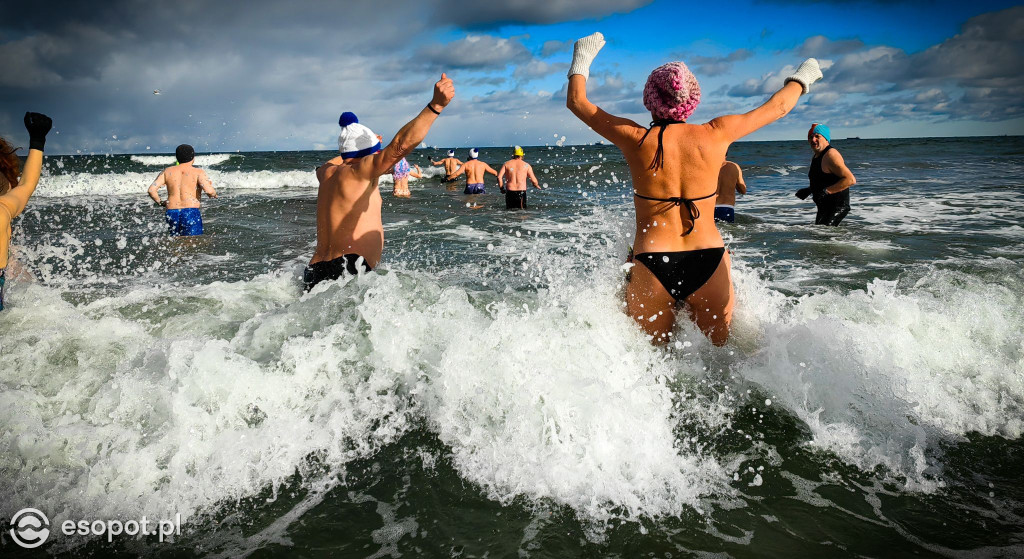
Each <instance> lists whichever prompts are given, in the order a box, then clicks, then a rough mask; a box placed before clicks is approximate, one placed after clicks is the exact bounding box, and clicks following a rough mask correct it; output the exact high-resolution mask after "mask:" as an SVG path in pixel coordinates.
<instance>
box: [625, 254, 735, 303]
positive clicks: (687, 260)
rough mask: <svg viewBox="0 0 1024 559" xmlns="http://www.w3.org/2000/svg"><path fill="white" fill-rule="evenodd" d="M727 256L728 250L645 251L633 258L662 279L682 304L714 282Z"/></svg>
mask: <svg viewBox="0 0 1024 559" xmlns="http://www.w3.org/2000/svg"><path fill="white" fill-rule="evenodd" d="M724 256H725V247H718V248H704V249H700V250H685V251H680V252H644V253H641V254H635V255H633V261H634V262H640V263H641V264H643V265H644V266H646V267H647V269H648V270H650V271H651V273H652V274H654V277H656V278H658V281H660V282H661V285H662V287H664V288H665V291H668V294H669V295H671V296H672V297H673V298H674V299H675V300H676V301H682V300H683V299H686V298H687V297H689V296H690V295H692V294H693V292H694V291H697V290H698V289H700V288H701V286H702V285H704V284H705V283H707V282H708V280H709V279H711V276H713V275H714V274H715V270H717V269H718V264H719V263H720V262H721V261H722V257H724Z"/></svg>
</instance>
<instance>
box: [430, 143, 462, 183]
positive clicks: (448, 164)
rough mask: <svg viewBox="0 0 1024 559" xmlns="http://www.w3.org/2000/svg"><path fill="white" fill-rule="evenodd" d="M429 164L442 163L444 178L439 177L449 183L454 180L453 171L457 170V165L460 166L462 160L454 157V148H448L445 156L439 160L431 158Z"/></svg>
mask: <svg viewBox="0 0 1024 559" xmlns="http://www.w3.org/2000/svg"><path fill="white" fill-rule="evenodd" d="M430 164H431V165H434V166H437V165H444V178H443V179H441V182H443V183H450V182H455V176H454V175H455V171H457V170H458V169H459V167H461V166H462V161H459V160H458V159H457V158H456V157H455V150H453V149H450V150H448V157H445V158H444V159H442V160H440V161H434V160H433V159H431V160H430Z"/></svg>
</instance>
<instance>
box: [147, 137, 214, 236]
mask: <svg viewBox="0 0 1024 559" xmlns="http://www.w3.org/2000/svg"><path fill="white" fill-rule="evenodd" d="M174 158H175V159H177V161H178V164H177V165H175V166H174V167H168V168H166V169H164V170H163V171H161V172H160V175H159V176H157V178H156V180H155V181H153V184H151V185H149V197H150V198H152V199H153V201H154V202H156V204H157V205H158V206H163V207H164V208H166V210H167V211H166V212H165V213H164V217H165V219H166V220H167V228H168V230H169V232H170V234H171V236H182V237H189V236H193V235H202V234H203V216H202V215H201V214H200V213H199V198H200V197H201V196H202V193H203V192H205V193H206V195H207V196H208V197H210V198H216V197H217V191H216V190H214V189H213V183H212V182H211V181H210V177H207V176H206V171H204V170H202V169H199V168H196V167H194V166H193V165H192V163H193V162H194V161H195V158H196V151H195V150H194V149H192V146H190V145H188V144H181V145H180V146H178V149H176V150H174ZM161 186H166V187H167V200H160V194H159V192H158V190H159V189H160V187H161Z"/></svg>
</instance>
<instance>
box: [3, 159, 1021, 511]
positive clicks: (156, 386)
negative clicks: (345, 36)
mask: <svg viewBox="0 0 1024 559" xmlns="http://www.w3.org/2000/svg"><path fill="white" fill-rule="evenodd" d="M224 174H225V175H228V174H229V173H224ZM306 174H307V175H309V176H312V173H306ZM246 175H247V176H251V175H254V173H248V174H246ZM215 180H216V179H215ZM313 180H314V181H315V179H313ZM628 203H629V202H626V203H625V204H628ZM625 207H627V206H625V205H624V206H623V207H621V208H619V207H617V208H608V209H598V210H596V211H594V213H593V214H592V215H584V216H579V217H577V218H574V219H573V220H571V221H569V222H567V223H556V222H553V221H548V220H544V219H538V220H536V221H535V222H531V223H530V224H529V225H530V228H527V227H524V228H522V230H517V231H512V232H506V231H501V230H482V229H476V228H474V227H469V226H453V227H450V228H448V229H447V230H441V231H440V232H439V233H440V234H441V235H443V236H446V237H448V236H450V237H451V238H457V239H460V240H461V241H462V243H463V244H464V245H465V247H464V248H465V250H469V251H472V250H478V251H479V252H480V253H481V254H482V255H487V258H488V259H489V260H490V261H495V260H496V259H498V258H501V257H504V258H508V259H509V260H507V261H502V262H497V263H496V264H495V265H496V266H499V265H500V266H502V268H500V270H502V271H503V274H502V275H501V276H500V277H499V278H497V279H498V280H500V281H501V284H500V285H487V284H486V281H488V280H492V281H493V280H495V279H496V278H495V271H496V270H497V269H491V268H486V267H484V266H480V265H478V264H467V265H465V266H461V267H454V270H447V271H437V272H425V271H416V270H410V269H406V268H405V267H403V265H402V263H401V262H393V263H391V264H390V265H385V266H384V267H383V268H382V273H376V274H369V275H366V276H360V277H357V278H347V279H343V280H339V281H337V282H329V283H325V284H322V285H321V286H318V287H317V288H316V289H314V290H313V291H312V292H311V293H309V294H301V288H300V286H299V280H298V275H299V272H298V268H299V265H298V264H294V263H293V264H290V265H287V266H284V267H283V268H282V269H280V270H277V271H274V272H271V273H268V274H265V275H261V276H258V277H256V278H253V279H251V280H247V281H239V282H234V283H224V282H218V281H208V282H207V283H205V284H199V285H192V284H190V285H180V286H176V285H169V286H161V287H159V288H157V287H150V286H147V285H146V284H145V282H140V284H139V285H137V286H135V287H134V288H133V289H132V290H130V291H127V292H123V293H120V294H118V295H117V296H111V297H99V298H96V299H95V300H91V301H90V302H87V303H79V304H77V305H75V304H72V303H69V302H67V301H66V300H65V298H64V297H63V296H62V295H65V294H66V293H67V290H69V289H71V288H70V287H67V288H64V287H57V285H60V282H48V283H47V284H46V285H44V284H28V283H24V282H18V281H13V282H11V285H10V288H11V289H10V291H11V293H10V301H11V302H12V303H13V304H11V306H10V308H9V309H8V310H5V311H4V313H5V316H4V321H3V322H2V323H0V340H2V343H3V348H2V351H3V354H4V359H5V363H10V364H13V366H8V367H4V368H3V369H2V370H0V383H2V384H3V386H5V387H6V389H5V390H4V391H2V392H0V425H4V426H5V429H4V430H3V431H2V432H0V470H2V471H4V472H17V475H13V474H11V475H4V476H3V477H2V478H0V479H4V480H6V481H3V482H0V515H9V514H11V513H13V512H14V511H16V510H18V509H20V508H22V507H24V506H37V508H42V509H44V510H47V511H55V512H54V514H53V515H52V516H51V521H55V522H58V523H59V522H60V521H62V520H63V519H65V518H82V517H103V516H108V517H122V518H123V517H131V516H141V515H143V514H146V515H148V516H151V517H165V516H173V514H174V513H181V514H182V515H183V516H184V517H185V518H186V519H189V518H193V517H195V516H196V515H198V514H201V513H203V512H210V511H211V510H213V509H214V508H215V507H216V506H217V505H219V504H222V503H224V502H232V501H235V500H237V499H240V498H243V497H250V496H253V495H257V494H259V493H260V491H262V490H265V489H266V488H267V487H272V486H276V485H278V484H281V483H284V482H286V481H287V480H289V479H290V478H291V476H292V475H293V474H294V473H295V472H296V470H298V471H299V472H300V473H302V474H305V475H307V476H310V477H317V476H319V475H320V474H318V473H317V471H318V470H317V468H316V467H314V466H313V465H312V464H311V462H310V458H311V457H312V458H314V461H315V462H316V463H319V464H326V465H328V466H329V467H330V468H331V469H332V470H333V472H332V473H335V472H337V471H339V470H343V469H344V467H345V465H346V464H348V463H349V462H350V461H352V460H354V459H357V458H362V457H367V456H371V455H373V454H374V453H375V452H377V451H378V450H379V449H380V448H382V446H384V445H387V444H389V443H392V442H394V441H395V440H397V439H398V438H399V437H400V436H402V435H403V434H405V433H406V432H408V431H409V430H410V429H412V428H413V427H416V426H422V425H425V426H426V427H427V428H428V429H429V430H431V431H432V432H433V433H435V434H436V435H437V436H438V438H439V439H440V440H441V441H442V442H443V443H444V444H445V445H447V447H448V448H450V450H451V457H452V462H453V463H454V465H455V467H456V468H457V469H458V471H459V473H460V474H461V475H462V476H463V477H464V478H465V479H466V480H468V481H470V482H472V483H474V484H477V485H478V486H479V487H481V488H483V489H484V490H485V491H486V492H487V494H488V495H490V496H491V497H492V498H494V499H496V500H498V501H501V502H509V501H511V500H513V499H516V498H518V497H526V498H528V499H532V500H537V501H550V502H553V503H556V504H557V505H565V506H570V507H572V508H573V509H575V510H577V511H578V512H579V513H580V514H581V515H582V516H584V517H586V518H590V519H594V520H597V521H603V520H607V519H609V518H611V517H616V516H625V517H628V518H635V517H636V516H659V515H678V514H681V513H682V512H683V511H685V510H687V509H689V508H696V509H700V508H702V503H703V502H704V500H705V499H706V498H708V496H709V495H720V494H722V493H728V491H729V490H728V489H727V487H726V485H727V484H728V483H729V480H730V479H732V474H733V471H732V470H731V468H732V466H726V465H723V464H726V463H729V464H733V463H736V462H737V461H739V460H741V459H742V457H735V456H724V457H723V456H716V455H713V454H710V453H707V452H701V451H700V450H696V449H695V448H691V447H689V446H686V445H682V444H680V442H679V440H678V438H677V435H676V430H677V429H678V428H679V426H680V422H681V418H686V421H687V424H688V425H689V424H694V423H695V424H697V425H698V426H699V433H701V434H703V433H716V432H723V431H727V430H728V429H729V415H730V414H731V413H732V412H733V411H734V407H733V406H735V405H737V404H734V403H730V402H731V400H730V399H729V398H722V399H720V401H719V402H718V404H717V405H710V404H709V403H708V400H707V399H706V398H705V399H699V398H684V399H683V401H681V402H677V403H674V402H673V398H674V397H675V394H674V390H678V388H672V385H673V384H675V385H677V386H678V385H681V386H682V387H683V388H682V389H683V390H684V391H688V390H690V389H691V388H692V387H693V386H695V385H697V384H699V383H700V382H702V381H703V380H704V379H705V378H706V376H708V375H713V374H714V373H710V372H707V371H706V369H711V368H712V367H711V365H712V364H714V363H713V362H712V361H713V358H714V356H715V353H714V350H713V349H711V348H710V347H709V346H708V343H707V341H706V340H704V339H703V338H701V337H700V336H699V335H695V334H694V332H693V329H692V327H691V326H690V325H688V324H687V323H686V322H685V321H682V322H681V324H680V327H679V329H678V335H680V336H689V338H688V339H687V341H688V342H689V343H690V344H691V345H690V346H688V347H687V349H686V350H678V351H677V350H674V349H670V350H668V351H665V350H661V349H657V348H652V347H651V346H650V345H649V344H648V343H647V341H646V340H645V339H644V338H643V336H641V335H640V333H639V331H638V329H637V328H636V327H635V326H634V325H633V324H632V322H631V320H630V319H629V318H628V317H626V316H624V315H623V314H622V312H621V298H620V296H619V295H618V294H617V292H616V290H617V288H618V283H619V281H620V278H621V277H622V276H621V270H620V265H621V258H620V255H618V254H617V252H618V250H617V248H616V247H621V246H622V245H623V244H624V243H622V242H621V241H622V239H624V238H626V237H627V234H628V233H627V231H629V230H630V228H631V226H632V223H631V221H630V220H629V218H628V217H623V211H624V209H623V208H625ZM554 230H557V231H558V232H560V233H565V234H567V235H566V236H563V237H561V238H559V239H551V238H549V237H548V236H545V235H543V234H541V235H538V234H536V233H538V232H539V233H543V232H545V231H554ZM516 232H519V233H520V236H517V235H516V234H515V233H516ZM569 233H571V235H569ZM65 241H66V242H64V246H66V247H68V250H70V251H75V250H78V249H80V248H81V244H82V242H83V241H81V240H78V239H74V238H73V237H71V238H70V239H65ZM76 243H77V245H76ZM472 243H477V246H476V247H475V248H474V246H473V244H472ZM488 245H491V246H492V247H493V248H491V249H490V250H489V249H488ZM126 248H128V249H132V248H134V247H132V246H131V245H127V243H126ZM570 248H574V249H575V250H576V252H572V251H570V250H567V249H570ZM509 249H511V250H509ZM392 250H393V249H392ZM581 253H582V254H581ZM502 255H505V256H502ZM734 263H735V264H734V265H735V273H734V278H735V281H736V285H737V299H738V303H737V311H736V319H735V323H734V335H733V339H732V341H731V345H730V347H729V348H728V349H729V350H730V351H735V352H736V353H738V354H739V356H738V357H736V358H735V359H734V360H733V361H732V362H731V368H732V370H733V371H734V372H735V373H736V374H737V375H739V376H741V377H743V378H745V379H746V380H749V381H753V382H756V383H758V384H759V385H760V386H761V387H762V388H763V390H764V392H765V393H766V394H765V396H766V397H768V398H770V399H771V400H772V404H771V408H772V410H775V409H780V408H784V409H787V410H789V411H790V412H792V413H793V414H795V415H796V416H797V417H798V418H800V420H802V421H803V422H804V423H806V424H807V426H808V427H809V428H810V432H811V437H812V439H811V441H812V442H813V443H814V444H815V445H817V446H818V447H819V448H821V449H823V450H825V451H827V452H832V453H834V454H835V455H837V456H838V457H840V458H841V459H842V460H844V461H846V462H848V463H851V464H854V465H857V466H859V467H862V468H865V469H872V468H874V467H876V466H883V467H885V468H887V469H888V470H889V471H891V472H893V473H894V474H896V475H898V476H903V477H904V478H905V479H906V480H907V482H908V485H909V486H910V487H912V488H920V489H925V490H928V489H931V488H933V487H935V485H936V483H935V482H934V481H933V480H932V478H931V477H930V476H931V475H932V474H939V473H941V472H940V470H939V467H940V466H941V463H940V462H937V461H936V453H937V451H938V448H939V445H940V443H941V442H942V441H945V440H949V439H957V438H959V437H962V436H963V435H964V434H966V433H969V432H972V431H976V432H981V433H984V434H989V435H1001V436H1005V437H1011V438H1016V437H1019V436H1020V435H1021V434H1022V430H1024V426H1022V424H1021V419H1020V418H1021V414H1020V410H1021V409H1022V408H1024V386H1022V381H1021V379H1024V359H1022V357H1021V356H1022V355H1024V343H1022V342H1021V338H1020V335H1019V332H1020V330H1021V329H1022V328H1024V315H1022V311H1021V310H1020V309H1021V308H1022V307H1024V305H1022V301H1021V295H1020V293H1021V290H1020V288H1019V285H1020V283H1015V284H1013V286H1016V287H1012V288H1008V287H1004V286H999V285H992V284H987V283H984V282H982V281H980V280H976V279H971V278H967V277H962V276H959V275H956V274H953V273H951V272H935V273H934V274H932V275H930V276H927V277H924V278H922V279H921V280H920V281H919V282H917V283H912V284H910V283H904V284H894V283H889V282H881V281H874V282H871V283H869V284H867V285H865V286H864V289H862V290H856V291H853V292H841V291H824V292H819V293H817V294H813V295H807V296H804V297H801V298H791V297H787V296H785V295H783V294H782V293H780V292H778V291H777V290H775V289H773V288H772V286H771V285H770V284H769V283H768V282H766V281H765V280H763V279H762V278H760V277H759V276H758V275H757V273H756V272H755V271H753V270H751V269H749V268H748V267H747V266H745V265H744V262H743V261H742V259H741V258H736V259H735V260H734ZM150 264H151V263H150ZM389 266H390V267H391V270H390V271H388V270H387V268H388V267H389ZM458 274H461V275H462V279H463V284H462V285H458V284H455V283H454V282H451V281H449V275H458ZM523 278H537V279H536V280H529V281H535V282H536V283H537V284H540V285H543V286H545V287H544V288H542V289H535V288H533V287H530V288H529V289H522V290H520V289H513V287H517V286H519V285H522V284H523V283H524V282H526V284H527V285H531V284H530V283H529V281H528V280H527V279H523ZM1015 281H1017V280H1015ZM517 282H519V283H517ZM709 355H710V356H711V357H710V358H709V357H708V356H709ZM757 475H759V474H757V473H752V474H751V475H749V476H747V477H746V478H744V479H743V483H745V484H750V483H755V482H756V480H757V479H758V478H757V477H756V476H757ZM321 479H322V478H321Z"/></svg>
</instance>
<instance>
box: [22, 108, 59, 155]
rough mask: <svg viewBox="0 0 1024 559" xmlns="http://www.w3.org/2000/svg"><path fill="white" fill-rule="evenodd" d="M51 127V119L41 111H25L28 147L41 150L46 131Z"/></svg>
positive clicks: (44, 141) (44, 142)
mask: <svg viewBox="0 0 1024 559" xmlns="http://www.w3.org/2000/svg"><path fill="white" fill-rule="evenodd" d="M50 128H53V121H52V120H50V117H48V116H46V115H44V114H42V113H25V129H26V130H28V149H37V150H39V151H43V146H44V145H45V144H46V133H47V132H49V131H50Z"/></svg>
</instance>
